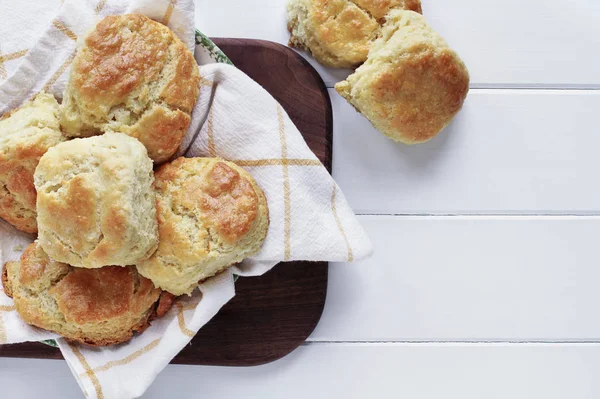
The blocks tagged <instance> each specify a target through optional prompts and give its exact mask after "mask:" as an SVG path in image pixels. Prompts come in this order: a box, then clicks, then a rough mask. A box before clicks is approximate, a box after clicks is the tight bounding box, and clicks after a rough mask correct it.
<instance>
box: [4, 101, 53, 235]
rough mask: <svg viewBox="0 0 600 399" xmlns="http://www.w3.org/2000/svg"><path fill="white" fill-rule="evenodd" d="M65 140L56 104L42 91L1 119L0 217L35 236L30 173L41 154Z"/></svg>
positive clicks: (34, 198) (34, 191)
mask: <svg viewBox="0 0 600 399" xmlns="http://www.w3.org/2000/svg"><path fill="white" fill-rule="evenodd" d="M63 140H64V137H63V135H62V133H61V131H60V127H59V124H58V103H57V102H56V100H55V99H54V96H52V95H51V94H46V93H44V92H42V93H40V94H38V95H37V96H36V98H35V99H34V100H32V101H30V102H28V103H26V104H25V105H23V106H22V107H20V108H18V109H16V110H14V111H12V112H10V113H9V114H7V115H4V116H3V117H2V119H0V217H1V218H3V219H4V220H6V221H7V222H9V223H10V224H12V225H13V226H15V227H16V228H17V229H19V230H22V231H25V232H27V233H37V222H36V217H37V212H36V206H35V202H36V190H35V187H34V184H33V173H34V171H35V168H36V166H37V164H38V162H39V160H40V158H41V156H42V155H44V154H45V153H46V151H47V150H48V149H49V148H50V147H53V146H55V145H57V144H58V143H60V142H62V141H63Z"/></svg>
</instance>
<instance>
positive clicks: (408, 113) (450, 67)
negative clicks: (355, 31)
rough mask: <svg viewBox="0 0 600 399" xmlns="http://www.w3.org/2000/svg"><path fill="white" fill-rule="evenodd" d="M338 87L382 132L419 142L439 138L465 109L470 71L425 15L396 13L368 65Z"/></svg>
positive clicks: (393, 13) (361, 67)
mask: <svg viewBox="0 0 600 399" xmlns="http://www.w3.org/2000/svg"><path fill="white" fill-rule="evenodd" d="M335 88H336V90H337V91H338V92H339V93H340V94H341V95H342V96H343V97H344V98H346V100H348V102H350V104H352V105H353V106H354V107H355V108H356V109H357V110H358V111H359V112H360V113H362V114H363V115H364V116H365V117H367V119H369V121H371V123H372V124H373V126H375V127H376V128H377V129H378V130H379V131H381V132H382V133H384V134H386V135H387V136H388V137H390V138H392V139H394V140H396V141H400V142H402V143H405V144H417V143H422V142H425V141H428V140H430V139H431V138H433V137H435V136H436V135H437V134H438V133H439V132H440V131H441V130H442V129H443V128H444V127H446V126H447V125H448V124H449V123H450V121H451V120H452V118H453V117H454V116H455V115H456V113H457V112H458V111H459V110H460V109H461V108H462V105H463V102H464V100H465V98H466V96H467V93H468V91H469V72H468V70H467V68H466V66H465V64H464V63H463V62H462V60H461V59H460V58H459V57H458V55H457V54H456V53H455V52H454V50H452V49H451V48H450V47H449V46H448V44H447V43H446V42H445V41H444V39H442V38H441V37H440V36H439V35H438V34H437V33H436V32H435V31H433V29H432V28H431V27H429V25H428V24H427V22H426V21H425V19H424V18H423V16H421V15H420V14H417V13H415V12H412V11H401V10H395V11H392V12H390V13H389V14H388V16H387V22H386V24H385V25H384V26H383V29H382V35H381V37H380V38H379V39H377V40H376V41H375V42H374V44H373V46H372V47H371V50H370V52H369V58H368V60H367V62H365V63H364V64H363V65H361V66H360V67H359V68H358V69H357V70H356V72H355V73H354V74H352V75H350V76H349V77H348V78H347V80H345V81H342V82H340V83H338V84H336V85H335Z"/></svg>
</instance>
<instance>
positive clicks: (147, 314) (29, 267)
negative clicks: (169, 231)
mask: <svg viewBox="0 0 600 399" xmlns="http://www.w3.org/2000/svg"><path fill="white" fill-rule="evenodd" d="M5 271H6V281H5V284H4V286H5V287H6V288H7V290H6V292H7V293H10V294H11V295H12V298H13V300H14V302H15V306H16V308H17V312H18V313H19V315H20V316H21V318H22V319H23V321H25V322H26V323H28V324H31V325H33V326H36V327H40V328H44V329H46V330H50V331H54V332H56V333H58V334H60V335H62V336H63V337H65V338H67V339H70V340H73V341H77V342H81V343H85V344H89V345H113V344H118V343H122V342H125V341H128V340H129V339H131V337H132V336H133V333H134V332H138V333H139V332H142V331H144V330H145V329H146V328H147V327H148V326H149V325H150V321H151V320H152V319H153V318H155V317H160V316H162V315H164V313H166V311H167V310H168V308H169V307H170V304H171V303H172V301H173V298H172V296H171V295H170V294H167V295H166V296H162V295H161V291H160V290H159V289H157V288H154V285H153V284H152V282H151V281H150V280H148V279H145V278H144V277H141V276H139V275H138V273H137V271H136V270H135V267H133V266H128V267H118V266H108V267H103V268H101V269H93V270H90V269H81V268H76V267H71V266H69V265H67V264H64V263H60V262H56V261H54V260H52V259H50V258H49V257H48V255H46V253H45V252H44V251H43V250H42V248H41V247H40V246H39V245H38V244H37V243H33V244H31V245H30V246H29V247H27V249H26V250H25V252H24V253H23V255H22V256H21V261H20V262H8V263H7V264H6V265H5ZM161 302H163V303H161ZM159 308H160V313H159V312H158V311H157V309H159Z"/></svg>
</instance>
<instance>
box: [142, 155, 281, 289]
mask: <svg viewBox="0 0 600 399" xmlns="http://www.w3.org/2000/svg"><path fill="white" fill-rule="evenodd" d="M155 189H156V203H157V212H158V226H159V246H158V250H157V251H156V252H155V253H154V254H153V255H152V257H150V258H149V259H148V260H145V261H142V262H139V263H138V264H137V265H136V266H137V268H138V270H139V272H140V274H141V275H143V276H145V277H147V278H149V279H150V280H152V281H153V282H154V284H155V285H156V286H157V287H160V288H162V289H163V290H165V291H168V292H170V293H172V294H175V295H181V294H190V293H191V292H192V291H193V290H194V289H195V288H196V286H197V285H198V282H199V281H202V280H205V279H207V278H209V277H212V276H214V275H215V274H217V273H219V272H221V271H222V270H224V269H226V268H227V267H229V266H231V265H233V264H235V263H237V262H240V261H242V260H243V259H244V258H247V257H248V256H251V255H253V254H254V253H256V252H258V250H259V249H260V247H261V246H262V243H263V241H264V239H265V238H266V235H267V230H268V226H269V212H268V208H267V201H266V198H265V196H264V194H263V192H262V190H261V189H260V187H258V185H257V184H256V182H255V181H254V179H253V178H252V176H250V174H249V173H248V172H246V171H245V170H244V169H242V168H240V167H239V166H237V165H235V164H233V163H231V162H227V161H224V160H222V159H219V158H178V159H176V160H175V161H173V162H171V163H168V164H165V165H163V166H162V167H161V168H160V169H159V170H158V171H157V172H156V181H155Z"/></svg>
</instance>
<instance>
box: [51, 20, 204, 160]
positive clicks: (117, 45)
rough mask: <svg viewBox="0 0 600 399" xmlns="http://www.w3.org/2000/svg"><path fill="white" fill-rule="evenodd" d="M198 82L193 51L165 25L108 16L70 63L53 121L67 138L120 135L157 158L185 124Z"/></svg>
mask: <svg viewBox="0 0 600 399" xmlns="http://www.w3.org/2000/svg"><path fill="white" fill-rule="evenodd" d="M199 84H200V73H199V70H198V64H197V63H196V61H195V59H194V56H193V54H192V53H191V52H190V51H189V49H188V48H187V47H186V45H185V44H184V43H183V42H182V41H181V40H179V38H177V36H176V35H175V34H174V33H173V32H172V31H171V30H170V29H169V28H168V27H166V26H164V25H162V24H160V23H158V22H156V21H153V20H151V19H149V18H148V17H146V16H144V15H138V14H129V15H113V16H108V17H106V18H104V19H103V20H101V21H100V22H99V23H98V24H97V25H96V27H95V29H94V30H93V31H92V32H91V33H90V34H89V35H88V36H87V38H86V39H85V41H84V42H83V45H82V46H81V47H80V48H79V50H78V51H77V55H76V57H75V59H74V60H73V64H72V67H71V73H70V76H69V82H68V84H67V87H66V88H65V92H64V95H63V103H62V105H61V126H62V127H63V129H64V131H65V133H66V135H67V136H69V137H89V136H93V135H97V134H101V133H103V132H107V131H115V132H121V133H125V134H128V135H129V136H132V137H135V138H137V139H138V140H140V141H141V142H142V143H143V144H144V145H145V146H146V148H147V149H148V155H149V156H150V158H152V159H153V160H154V161H155V162H163V161H166V160H168V159H169V158H170V157H171V156H172V155H173V154H174V153H175V152H176V151H177V149H178V147H179V145H180V144H181V141H182V140H183V137H184V135H185V133H186V131H187V128H188V126H189V125H190V121H191V116H190V115H191V113H192V109H193V108H194V105H195V104H196V100H197V98H198V93H199V90H200V87H199Z"/></svg>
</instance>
